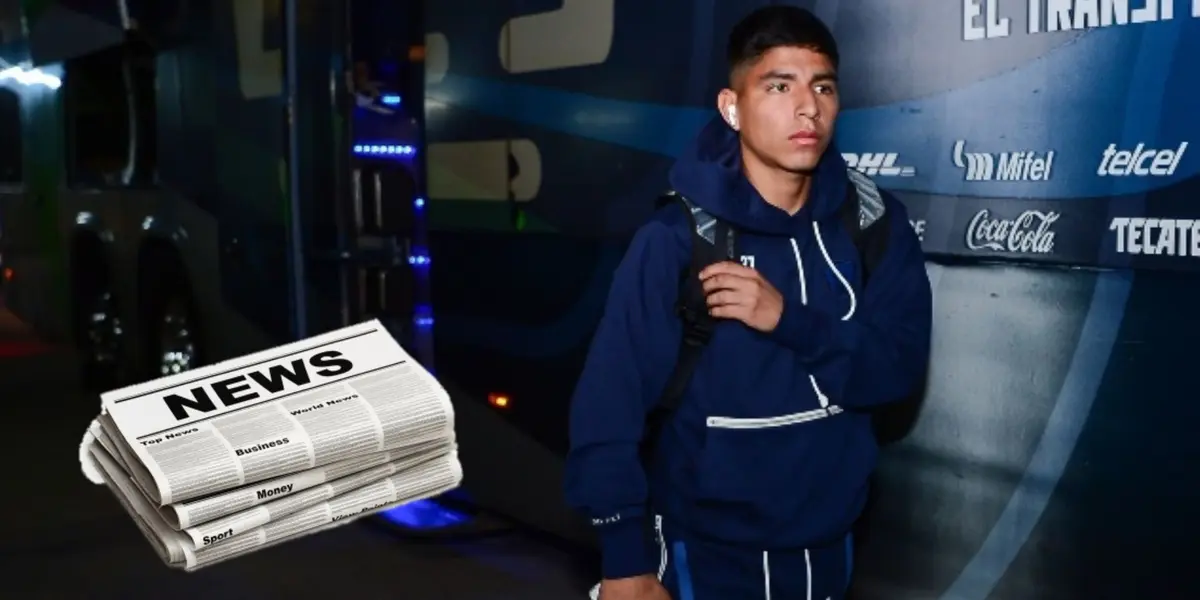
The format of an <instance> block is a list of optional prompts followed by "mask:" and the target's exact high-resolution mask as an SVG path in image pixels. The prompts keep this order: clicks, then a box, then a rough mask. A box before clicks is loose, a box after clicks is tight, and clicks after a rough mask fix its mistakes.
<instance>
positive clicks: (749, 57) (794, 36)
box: [726, 5, 838, 74]
mask: <svg viewBox="0 0 1200 600" xmlns="http://www.w3.org/2000/svg"><path fill="white" fill-rule="evenodd" d="M782 46H794V47H797V48H808V49H809V50H812V51H814V52H818V53H820V54H824V55H825V56H827V57H828V58H829V61H830V62H832V63H833V67H834V68H835V69H836V68H837V66H838V50H837V42H836V41H834V39H833V32H831V31H829V28H828V27H826V26H825V24H824V23H822V22H821V20H820V19H818V18H817V16H816V15H814V14H812V12H810V11H808V10H806V9H803V8H800V7H797V6H786V5H772V6H765V7H763V8H760V9H758V10H756V11H754V12H752V13H750V14H749V15H746V17H745V18H743V19H742V20H741V21H738V24H737V25H734V26H733V31H731V32H729V45H728V48H727V50H726V53H727V57H728V59H729V71H730V73H731V74H732V73H735V72H737V70H738V69H741V68H743V67H745V66H748V65H750V64H752V63H754V61H756V60H758V59H759V58H761V57H762V55H763V54H765V53H766V52H767V51H769V50H771V49H773V48H779V47H782Z"/></svg>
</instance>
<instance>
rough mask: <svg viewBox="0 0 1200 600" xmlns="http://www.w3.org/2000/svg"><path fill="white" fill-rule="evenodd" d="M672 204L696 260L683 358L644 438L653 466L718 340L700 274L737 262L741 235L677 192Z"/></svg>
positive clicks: (683, 281)
mask: <svg viewBox="0 0 1200 600" xmlns="http://www.w3.org/2000/svg"><path fill="white" fill-rule="evenodd" d="M672 201H673V202H675V203H677V204H678V205H679V206H680V207H681V208H682V209H683V212H684V215H685V217H686V219H687V223H688V229H689V231H690V232H691V238H692V239H691V249H692V255H691V260H690V261H689V264H688V268H687V269H684V270H683V272H682V273H681V274H680V279H679V298H678V300H677V301H676V303H675V312H676V314H678V315H679V318H680V320H681V321H682V322H683V336H682V338H681V339H680V341H679V355H678V358H677V359H676V361H675V368H674V369H673V370H672V371H671V375H670V377H669V378H668V379H667V385H666V387H665V388H664V389H663V393H662V395H661V396H660V397H659V401H658V404H657V405H656V406H655V408H654V409H653V410H652V411H651V412H650V416H649V418H648V421H647V426H646V434H645V436H643V446H642V449H643V457H644V458H645V459H647V460H648V459H649V458H650V457H651V456H652V454H653V451H654V447H655V445H656V444H657V442H658V436H659V434H660V433H661V430H662V426H663V424H664V423H665V421H666V418H667V417H668V416H669V415H670V414H671V413H673V412H675V409H677V408H679V403H680V402H681V401H682V400H683V394H684V391H686V389H687V386H688V383H689V382H690V381H691V379H692V373H693V372H694V371H695V370H696V365H698V364H699V363H700V356H701V355H702V354H703V353H704V348H705V346H707V345H708V341H709V340H710V339H711V338H712V332H713V327H714V326H715V325H716V321H715V319H713V318H712V317H711V316H710V315H709V314H708V298H707V296H705V294H704V288H703V286H702V285H701V283H700V271H703V270H704V268H705V267H707V266H708V265H711V264H714V263H718V262H721V261H725V260H732V259H734V257H736V256H737V232H736V230H734V229H733V228H732V227H730V226H729V224H728V223H726V222H724V221H721V220H720V219H717V218H715V217H713V216H712V215H710V214H708V213H707V212H705V211H704V210H703V209H701V208H700V207H698V206H696V205H695V204H692V202H691V201H689V200H688V199H687V198H685V197H683V196H682V195H680V194H678V193H676V192H674V191H670V192H667V193H666V194H665V195H664V196H663V198H662V200H661V202H660V204H664V205H665V204H668V203H670V202H672Z"/></svg>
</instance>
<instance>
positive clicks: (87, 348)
mask: <svg viewBox="0 0 1200 600" xmlns="http://www.w3.org/2000/svg"><path fill="white" fill-rule="evenodd" d="M84 246H87V244H81V245H79V246H77V247H76V248H75V257H74V259H75V260H73V261H72V265H71V321H72V323H71V333H72V337H73V338H74V342H75V349H76V352H77V354H78V357H79V371H80V381H81V384H82V386H83V388H84V389H85V390H87V391H98V392H103V391H108V390H111V389H113V388H116V387H120V385H121V384H123V383H124V379H123V377H122V370H121V366H122V359H123V355H124V331H125V330H124V327H123V325H122V323H121V312H120V303H119V302H118V298H117V295H116V292H115V290H114V289H113V285H112V277H111V276H110V274H109V272H108V269H107V268H106V267H105V265H103V264H102V263H101V261H99V260H97V259H96V258H95V256H96V255H95V254H92V255H91V257H90V258H89V249H88V248H86V247H84ZM91 251H92V252H94V249H91Z"/></svg>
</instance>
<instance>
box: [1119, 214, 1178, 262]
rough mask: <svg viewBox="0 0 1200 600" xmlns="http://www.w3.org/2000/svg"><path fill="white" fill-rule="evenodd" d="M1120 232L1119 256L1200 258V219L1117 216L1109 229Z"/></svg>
mask: <svg viewBox="0 0 1200 600" xmlns="http://www.w3.org/2000/svg"><path fill="white" fill-rule="evenodd" d="M1108 230H1109V231H1113V232H1115V233H1116V237H1117V253H1118V254H1144V255H1149V256H1187V257H1200V220H1197V219H1148V218H1141V217H1117V218H1115V219H1113V220H1112V223H1110V224H1109V226H1108Z"/></svg>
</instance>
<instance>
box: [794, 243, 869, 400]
mask: <svg viewBox="0 0 1200 600" xmlns="http://www.w3.org/2000/svg"><path fill="white" fill-rule="evenodd" d="M813 232H814V233H816V236H817V245H818V246H819V247H820V248H821V256H822V257H823V258H824V259H825V264H827V265H829V268H830V269H831V270H832V271H833V275H834V276H835V277H837V280H838V282H839V283H841V284H842V287H844V288H846V293H847V294H849V295H850V310H849V311H847V312H846V314H845V315H843V316H842V320H843V321H849V320H850V317H852V316H854V311H855V309H857V308H858V299H857V298H856V297H855V296H854V288H852V287H850V282H849V281H846V277H845V276H844V275H842V272H841V271H839V270H838V268H837V266H836V265H834V264H833V259H832V258H830V257H829V251H828V250H826V249H825V240H824V239H823V238H822V237H821V227H820V226H819V225H818V224H817V222H816V221H813ZM791 241H792V254H793V256H795V257H796V268H797V269H798V270H799V272H800V274H799V277H800V303H801V304H803V305H805V306H808V282H807V281H805V279H806V278H805V276H804V261H803V260H801V259H800V244H797V243H796V238H791ZM808 381H809V383H811V384H812V388H813V391H814V392H816V393H817V400H818V401H820V403H821V408H824V409H828V408H829V397H828V396H826V395H825V393H824V392H822V391H821V386H819V385H817V379H816V378H815V377H813V376H812V375H809V376H808Z"/></svg>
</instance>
